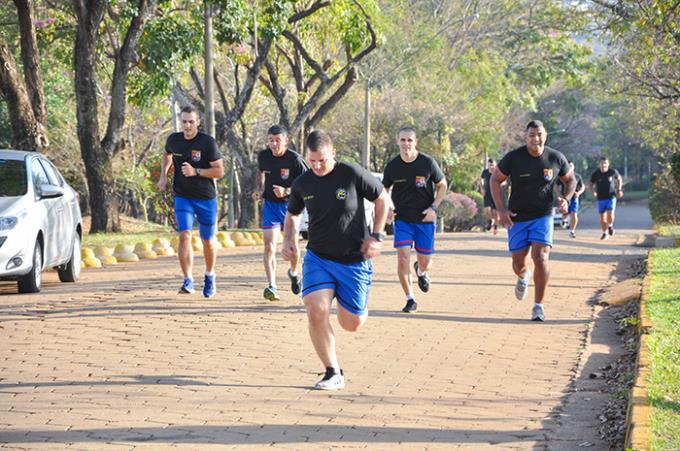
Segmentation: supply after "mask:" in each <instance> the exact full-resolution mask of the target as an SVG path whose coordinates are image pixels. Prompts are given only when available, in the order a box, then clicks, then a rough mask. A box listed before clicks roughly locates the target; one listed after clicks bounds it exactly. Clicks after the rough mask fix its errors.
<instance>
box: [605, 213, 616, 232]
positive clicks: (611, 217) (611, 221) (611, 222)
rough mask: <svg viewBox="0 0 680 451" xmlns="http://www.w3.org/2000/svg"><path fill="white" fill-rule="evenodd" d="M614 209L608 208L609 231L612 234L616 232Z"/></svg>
mask: <svg viewBox="0 0 680 451" xmlns="http://www.w3.org/2000/svg"><path fill="white" fill-rule="evenodd" d="M614 218H615V215H614V210H613V209H612V210H607V231H608V233H609V234H610V235H613V234H614Z"/></svg>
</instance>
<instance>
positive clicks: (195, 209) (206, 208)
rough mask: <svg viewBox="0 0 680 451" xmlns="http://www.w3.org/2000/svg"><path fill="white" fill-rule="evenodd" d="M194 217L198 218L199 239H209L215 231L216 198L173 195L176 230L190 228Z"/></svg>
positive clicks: (192, 225) (180, 230)
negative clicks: (191, 197) (192, 197)
mask: <svg viewBox="0 0 680 451" xmlns="http://www.w3.org/2000/svg"><path fill="white" fill-rule="evenodd" d="M194 218H196V219H197V220H198V231H199V233H200V235H201V239H203V240H206V241H207V240H210V239H212V238H213V237H214V236H215V232H217V198H214V199H189V198H187V197H181V196H175V219H177V231H179V232H183V231H185V230H192V229H193V228H194Z"/></svg>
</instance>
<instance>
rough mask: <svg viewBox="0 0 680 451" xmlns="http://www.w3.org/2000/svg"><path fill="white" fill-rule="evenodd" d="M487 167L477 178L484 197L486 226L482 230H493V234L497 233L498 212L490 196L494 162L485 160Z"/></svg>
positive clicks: (491, 159) (493, 160)
mask: <svg viewBox="0 0 680 451" xmlns="http://www.w3.org/2000/svg"><path fill="white" fill-rule="evenodd" d="M487 163H488V165H489V167H488V168H485V169H484V170H483V171H482V174H481V175H480V176H479V181H480V185H481V188H482V196H484V215H485V217H486V224H485V225H484V230H486V231H489V230H491V228H493V234H494V235H496V234H497V233H498V212H497V211H496V204H494V203H493V196H492V195H491V182H490V181H491V174H493V171H494V170H495V169H496V160H495V159H493V158H489V159H488V160H487Z"/></svg>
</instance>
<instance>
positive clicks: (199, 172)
mask: <svg viewBox="0 0 680 451" xmlns="http://www.w3.org/2000/svg"><path fill="white" fill-rule="evenodd" d="M196 176H197V177H200V176H201V168H196Z"/></svg>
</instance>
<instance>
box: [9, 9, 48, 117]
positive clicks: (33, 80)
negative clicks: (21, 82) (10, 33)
mask: <svg viewBox="0 0 680 451" xmlns="http://www.w3.org/2000/svg"><path fill="white" fill-rule="evenodd" d="M14 4H15V5H16V7H17V13H18V15H19V30H20V32H21V61H22V62H23V64H24V79H25V80H26V90H27V91H28V96H29V98H30V99H31V105H32V108H33V114H34V115H35V120H36V121H38V122H39V123H41V124H43V125H44V126H45V127H47V107H46V106H45V90H44V87H43V81H42V76H41V75H40V61H39V60H40V58H39V57H38V42H37V38H36V35H35V26H34V25H33V24H34V17H33V0H14Z"/></svg>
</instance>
